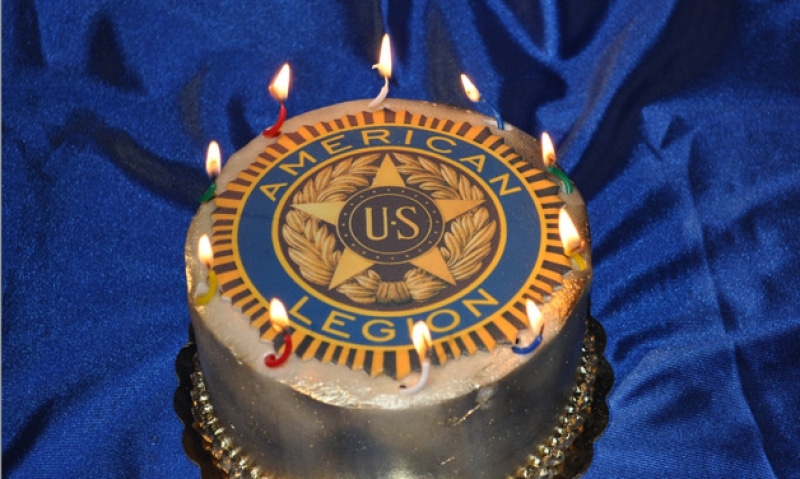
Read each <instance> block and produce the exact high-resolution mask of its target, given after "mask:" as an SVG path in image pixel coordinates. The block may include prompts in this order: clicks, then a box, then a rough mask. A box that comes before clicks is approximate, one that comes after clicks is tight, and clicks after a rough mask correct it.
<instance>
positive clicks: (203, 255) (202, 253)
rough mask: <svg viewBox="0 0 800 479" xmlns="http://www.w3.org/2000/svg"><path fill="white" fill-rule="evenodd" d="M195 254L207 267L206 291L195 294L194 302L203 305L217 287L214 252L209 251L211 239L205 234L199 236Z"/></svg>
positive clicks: (215, 292) (209, 300) (211, 296)
mask: <svg viewBox="0 0 800 479" xmlns="http://www.w3.org/2000/svg"><path fill="white" fill-rule="evenodd" d="M197 256H198V257H199V258H200V261H202V262H203V264H205V265H206V268H208V291H206V292H205V293H203V294H199V295H197V297H196V298H195V302H196V303H197V304H198V305H200V306H205V305H206V304H208V303H209V302H211V298H213V297H214V295H215V294H217V288H218V283H217V274H216V273H215V272H214V252H213V251H211V241H210V240H209V239H208V235H206V234H204V235H203V236H201V237H200V241H198V243H197Z"/></svg>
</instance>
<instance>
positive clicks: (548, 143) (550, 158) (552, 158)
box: [542, 131, 556, 168]
mask: <svg viewBox="0 0 800 479" xmlns="http://www.w3.org/2000/svg"><path fill="white" fill-rule="evenodd" d="M542 160H544V166H546V167H548V168H550V167H551V166H553V165H555V164H556V149H555V147H553V140H551V139H550V135H548V134H547V132H546V131H545V132H542Z"/></svg>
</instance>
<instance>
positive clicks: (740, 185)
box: [2, 0, 800, 478]
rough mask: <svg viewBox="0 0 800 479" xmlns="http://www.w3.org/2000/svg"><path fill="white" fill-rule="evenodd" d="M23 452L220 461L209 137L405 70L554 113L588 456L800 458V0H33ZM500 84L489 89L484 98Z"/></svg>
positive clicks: (16, 91)
mask: <svg viewBox="0 0 800 479" xmlns="http://www.w3.org/2000/svg"><path fill="white" fill-rule="evenodd" d="M2 15H3V36H2V46H3V53H2V63H3V64H2V66H3V73H2V80H3V83H2V89H3V91H2V95H3V96H2V106H3V123H2V125H3V126H2V175H3V176H2V204H3V209H2V214H3V225H2V245H3V246H2V253H3V263H2V274H3V277H2V294H3V299H2V301H3V302H2V307H3V310H2V313H3V317H2V333H3V337H2V339H3V348H2V387H3V391H2V392H3V398H2V413H3V414H2V419H3V424H2V426H3V427H2V447H3V455H2V460H3V463H2V467H3V476H4V477H10V478H29V477H126V478H127V477H148V478H152V477H175V478H190V477H198V476H199V472H198V469H197V468H196V467H195V466H194V465H193V464H192V463H191V462H190V461H189V460H188V459H186V457H185V455H184V452H183V448H182V446H181V441H180V437H181V430H182V426H181V423H180V422H179V420H178V418H177V416H176V415H175V413H174V411H173V408H172V396H173V393H174V390H175V387H176V386H177V379H176V376H175V373H174V361H175V356H176V353H177V352H178V350H179V349H180V348H181V346H182V345H183V344H184V343H185V342H186V339H187V326H188V322H189V318H188V312H187V307H186V302H185V294H186V293H185V286H184V264H183V243H184V237H185V233H186V229H187V227H188V224H189V221H190V219H191V217H192V215H193V213H194V210H195V209H196V206H197V205H196V198H197V197H198V196H199V195H200V194H201V193H202V192H203V191H204V189H205V187H206V186H207V183H208V180H207V178H206V177H205V173H204V171H203V165H202V164H203V159H204V155H205V148H206V145H207V143H208V141H209V140H211V139H217V140H219V141H220V143H221V145H222V148H223V152H224V154H226V155H229V154H230V153H231V152H233V151H234V150H236V149H238V148H239V147H241V146H243V145H244V144H245V143H246V142H247V141H248V139H250V138H251V137H253V136H255V135H256V134H257V133H258V132H259V131H260V129H262V128H263V127H265V126H267V125H269V124H271V123H272V122H273V121H274V119H275V116H276V114H277V106H276V104H275V102H274V101H273V100H272V99H271V98H270V97H269V96H268V95H267V93H266V84H267V83H268V82H269V80H270V79H271V78H272V75H273V74H274V73H275V72H276V71H277V69H278V68H279V66H280V65H281V64H282V63H283V62H284V61H287V60H288V61H290V62H291V64H292V67H293V69H294V82H293V86H292V91H291V93H290V97H289V100H288V103H287V107H288V109H289V113H290V115H292V114H299V113H302V112H306V111H308V110H312V109H315V108H318V107H322V106H325V105H329V104H332V103H338V102H342V101H346V100H352V99H357V98H364V97H374V96H375V95H376V94H377V92H378V90H379V89H380V87H381V84H382V81H381V79H380V78H379V77H378V75H377V74H376V72H374V71H372V70H371V69H370V66H371V65H372V63H374V62H375V58H376V56H377V51H378V45H379V41H380V35H381V34H382V33H383V31H384V30H388V31H389V33H391V35H392V41H393V46H394V49H395V50H394V51H395V56H394V60H395V68H394V79H393V81H392V85H391V92H390V95H391V96H393V97H397V98H410V99H420V100H433V101H437V102H442V103H449V104H453V105H457V106H463V107H470V104H469V102H468V101H467V100H466V98H465V97H464V95H463V93H462V90H461V88H460V85H459V80H458V74H459V73H461V72H462V71H464V72H467V73H468V74H469V75H470V76H471V77H472V79H473V80H474V81H475V83H476V84H477V85H478V87H479V88H480V89H481V90H482V92H483V93H484V95H485V96H486V98H487V99H488V100H489V101H491V102H492V103H494V104H495V105H496V106H497V107H498V108H499V109H500V110H501V111H502V113H503V115H504V117H505V119H506V120H507V121H508V122H511V123H513V124H515V125H516V126H518V127H520V128H522V129H524V130H526V131H527V132H529V133H531V134H535V135H537V136H538V134H539V133H540V131H541V130H542V129H547V130H548V131H549V132H550V133H551V134H552V135H553V137H554V139H555V141H556V143H557V144H558V147H559V161H560V163H561V165H562V166H563V167H564V168H565V169H566V170H567V171H568V172H569V173H570V175H571V176H572V178H573V179H574V181H575V183H576V184H577V185H578V187H579V188H580V189H581V191H582V193H583V194H584V197H585V198H586V200H587V202H588V207H589V213H590V217H591V222H592V230H593V248H594V254H593V257H594V262H595V265H596V276H595V283H594V289H593V292H592V298H593V304H592V308H593V312H594V314H595V316H596V317H597V318H598V319H599V320H600V321H601V322H602V324H603V325H604V327H605V329H606V331H607V333H608V338H609V340H608V347H607V350H606V354H607V357H608V359H609V361H610V362H611V363H612V365H613V367H614V371H615V375H616V380H615V383H614V388H613V390H612V391H611V394H610V396H609V403H610V409H611V417H610V422H609V425H608V427H607V429H606V431H605V434H604V435H603V436H602V438H601V439H600V440H599V442H597V444H596V455H595V459H594V461H593V463H592V466H591V468H590V470H589V471H588V473H587V474H586V477H588V478H609V477H613V478H624V477H630V478H641V477H664V476H670V477H758V478H770V477H781V478H797V477H800V459H798V456H800V454H799V453H798V450H800V426H798V419H797V410H798V406H800V374H798V372H797V368H798V364H800V347H798V344H800V313H798V310H797V306H796V304H797V301H798V289H800V276H799V275H798V274H797V269H798V266H797V264H798V262H800V239H799V238H798V231H797V230H798V210H800V208H798V204H799V203H800V169H799V168H798V167H797V164H798V160H800V152H798V151H799V150H798V146H797V141H798V135H799V134H800V54H798V52H799V51H800V2H798V1H784V2H766V1H757V0H750V1H746V0H741V1H734V0H661V1H658V2H650V1H634V0H616V1H610V0H605V1H603V0H594V1H583V2H580V1H576V0H565V1H559V2H557V1H555V0H528V1H521V0H505V1H504V0H486V1H472V2H457V1H446V0H441V1H419V2H414V3H413V4H412V5H408V4H407V2H403V1H391V0H386V1H382V2H373V1H355V0H353V1H344V0H342V1H324V0H307V1H302V2H299V1H289V0H286V1H273V2H263V1H243V2H226V1H220V2H215V1H210V2H207V1H194V2H185V1H176V0H169V1H163V2H150V3H148V2H126V1H115V0H107V1H99V0H76V1H72V2H45V1H32V0H16V1H6V2H3V5H2ZM476 109H479V110H480V109H481V108H480V107H477V108H476Z"/></svg>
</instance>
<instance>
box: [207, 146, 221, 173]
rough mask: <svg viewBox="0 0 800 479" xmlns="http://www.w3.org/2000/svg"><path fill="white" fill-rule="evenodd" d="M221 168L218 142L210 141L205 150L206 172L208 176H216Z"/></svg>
mask: <svg viewBox="0 0 800 479" xmlns="http://www.w3.org/2000/svg"><path fill="white" fill-rule="evenodd" d="M221 169H222V154H221V153H220V152H219V143H217V142H216V141H211V143H209V144H208V151H207V152H206V173H208V177H209V178H216V177H217V176H218V175H219V172H220V170H221Z"/></svg>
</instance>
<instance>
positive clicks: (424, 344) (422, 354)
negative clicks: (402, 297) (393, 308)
mask: <svg viewBox="0 0 800 479" xmlns="http://www.w3.org/2000/svg"><path fill="white" fill-rule="evenodd" d="M411 341H412V342H413V343H414V349H416V350H417V354H419V359H420V361H424V360H425V358H426V357H427V356H428V349H430V347H431V331H430V329H428V325H427V324H425V321H417V322H416V323H414V328H413V329H412V330H411Z"/></svg>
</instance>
